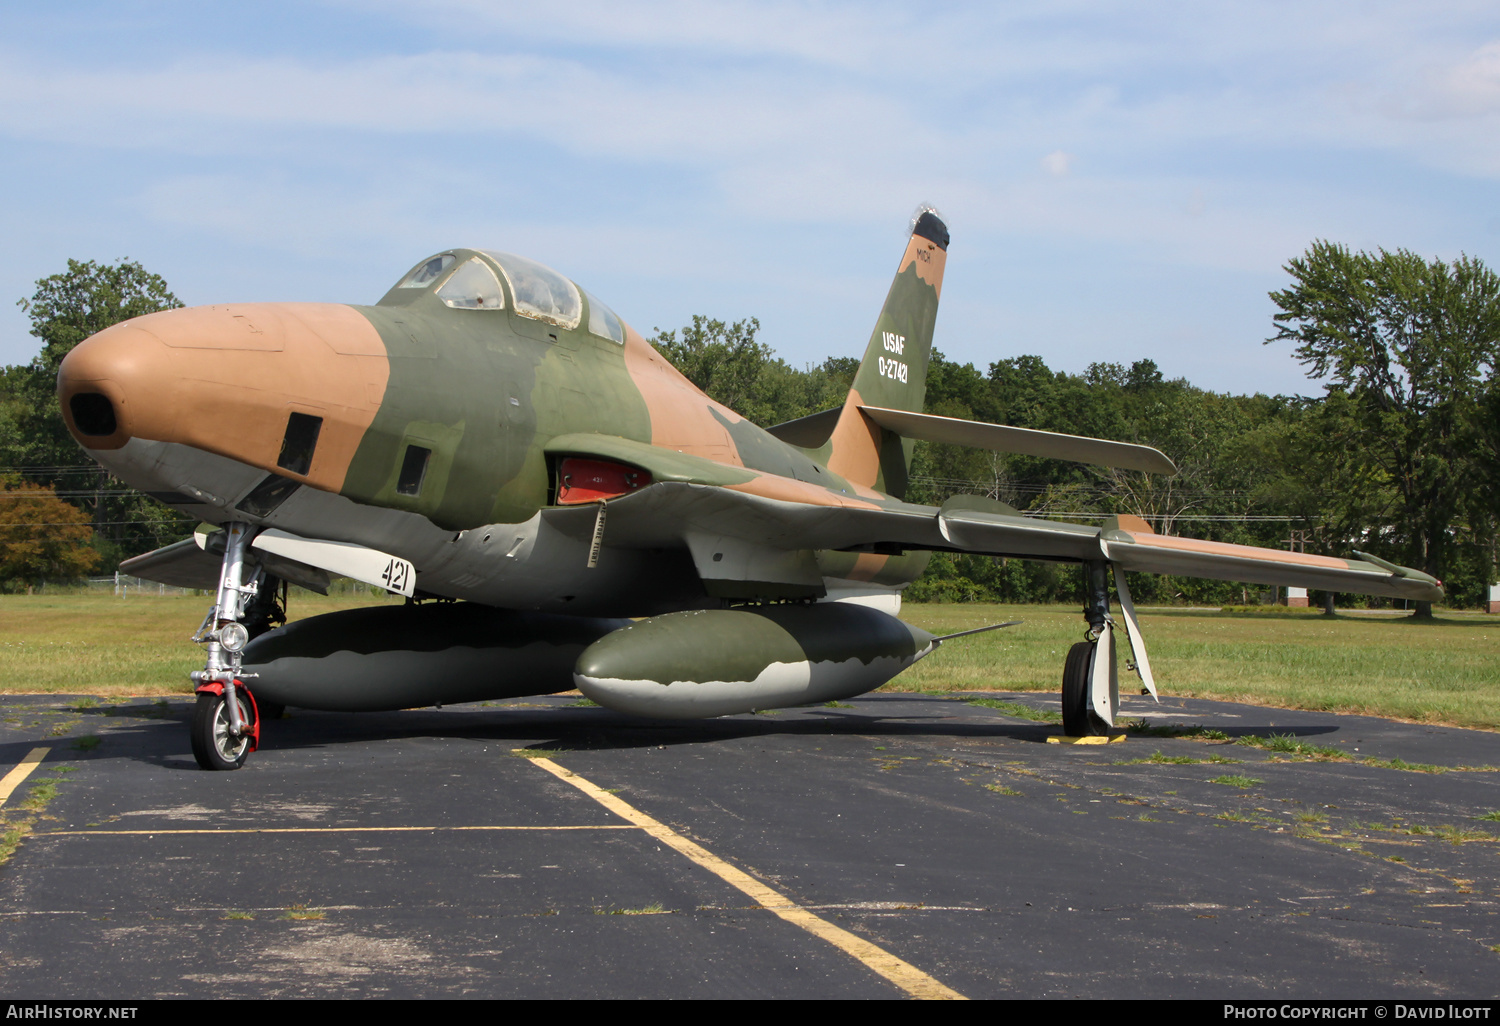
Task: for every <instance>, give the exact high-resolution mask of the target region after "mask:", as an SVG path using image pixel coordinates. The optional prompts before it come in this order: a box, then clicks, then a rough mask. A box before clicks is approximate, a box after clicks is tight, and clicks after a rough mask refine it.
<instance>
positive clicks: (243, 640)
mask: <svg viewBox="0 0 1500 1026" xmlns="http://www.w3.org/2000/svg"><path fill="white" fill-rule="evenodd" d="M249 643H250V632H249V631H247V630H246V629H245V625H244V624H242V623H226V624H225V625H224V626H223V627H220V628H219V644H220V645H222V646H224V648H225V650H226V651H229V652H239V651H241V650H242V649H244V647H245V646H246V645H248V644H249Z"/></svg>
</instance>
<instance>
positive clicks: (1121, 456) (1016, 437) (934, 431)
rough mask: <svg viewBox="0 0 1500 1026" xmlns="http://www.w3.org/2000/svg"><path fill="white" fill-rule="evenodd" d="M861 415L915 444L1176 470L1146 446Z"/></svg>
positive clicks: (896, 415)
mask: <svg viewBox="0 0 1500 1026" xmlns="http://www.w3.org/2000/svg"><path fill="white" fill-rule="evenodd" d="M860 412H862V413H863V414H864V415H865V416H867V417H869V418H870V419H871V420H872V421H874V422H875V423H876V424H879V425H880V426H881V427H883V428H885V429H886V430H887V431H891V432H893V433H895V434H898V435H900V436H901V437H902V438H918V439H921V440H922V441H925V442H941V443H943V444H944V445H967V446H972V447H973V448H976V449H991V450H994V451H995V452H1013V453H1019V454H1021V455H1023V456H1041V457H1044V458H1046V459H1053V460H1069V461H1071V462H1073V463H1092V464H1094V465H1096V466H1100V467H1118V468H1119V469H1121V470H1142V471H1145V472H1147V473H1149V474H1167V475H1169V476H1170V475H1172V474H1175V473H1177V467H1176V466H1175V465H1173V463H1172V461H1171V460H1169V459H1167V457H1166V456H1164V455H1163V454H1162V453H1161V452H1160V451H1158V450H1156V449H1153V448H1151V447H1150V446H1149V445H1132V444H1131V443H1129V442H1111V441H1108V440H1106V439H1103V438H1084V437H1083V436H1081V435H1063V434H1058V433H1056V432H1053V431H1035V430H1033V429H1031V428H1019V427H1010V426H1008V425H1005V424H984V423H981V422H979V421H976V420H959V419H958V418H956V417H935V416H933V415H932V414H930V413H910V412H908V411H906V410H887V409H882V408H881V407H878V406H861V407H860ZM818 416H820V415H819V414H814V415H813V417H804V418H803V421H807V420H812V419H814V418H816V417H818ZM801 423H802V421H795V420H794V421H791V422H790V423H789V424H785V425H782V427H785V428H790V427H792V426H793V425H797V424H801Z"/></svg>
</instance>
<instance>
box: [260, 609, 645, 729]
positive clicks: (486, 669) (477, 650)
mask: <svg viewBox="0 0 1500 1026" xmlns="http://www.w3.org/2000/svg"><path fill="white" fill-rule="evenodd" d="M629 623H630V621H629V620H615V619H602V618H593V617H582V616H561V615H556V614H550V613H529V612H525V613H523V612H514V611H511V610H505V609H493V608H490V607H489V606H482V605H478V604H475V603H470V602H451V603H431V604H423V605H407V606H376V607H372V608H365V609H346V610H342V611H340V612H337V613H324V614H323V615H321V616H313V617H309V618H308V619H306V620H297V621H295V622H293V623H289V624H287V625H286V626H285V627H281V628H278V629H277V630H274V631H270V632H269V633H266V634H263V635H261V636H260V637H258V638H256V639H255V640H254V641H252V642H251V643H250V644H249V645H248V646H247V647H246V649H245V657H244V674H245V677H244V680H245V683H246V684H247V685H249V687H250V690H251V691H252V692H254V694H255V697H256V698H257V699H258V700H260V701H262V702H276V703H279V704H281V705H291V706H297V707H299V708H303V709H326V710H329V711H336V712H374V711H377V710H382V709H410V708H415V707H420V706H428V705H438V704H447V703H456V702H477V701H481V700H483V699H491V698H516V697H519V696H522V695H545V694H553V693H556V692H558V691H567V690H569V689H571V688H572V687H573V667H574V665H575V664H576V663H577V661H578V658H579V655H580V654H581V653H582V652H583V651H584V650H585V649H587V648H588V647H589V646H590V645H592V644H593V643H594V642H596V641H598V640H599V639H600V638H602V637H604V636H606V635H608V634H609V633H610V632H612V631H616V630H619V629H620V628H622V627H625V626H627V625H628V624H629ZM252 675H253V676H252Z"/></svg>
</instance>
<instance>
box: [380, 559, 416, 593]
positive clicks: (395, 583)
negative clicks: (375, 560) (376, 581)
mask: <svg viewBox="0 0 1500 1026" xmlns="http://www.w3.org/2000/svg"><path fill="white" fill-rule="evenodd" d="M412 576H413V571H412V565H411V564H410V563H408V562H407V561H406V560H404V559H391V560H390V561H389V562H388V563H386V565H385V571H384V572H383V573H382V574H381V575H380V583H381V584H383V585H385V586H386V587H387V588H388V589H390V590H391V591H395V592H400V593H401V594H403V595H404V594H406V593H408V592H410V591H411V581H412Z"/></svg>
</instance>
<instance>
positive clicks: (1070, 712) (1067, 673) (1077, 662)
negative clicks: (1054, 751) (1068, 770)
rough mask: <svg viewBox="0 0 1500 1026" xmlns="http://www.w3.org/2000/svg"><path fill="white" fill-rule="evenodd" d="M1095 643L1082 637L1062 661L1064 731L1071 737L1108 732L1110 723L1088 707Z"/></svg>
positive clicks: (1092, 735)
mask: <svg viewBox="0 0 1500 1026" xmlns="http://www.w3.org/2000/svg"><path fill="white" fill-rule="evenodd" d="M1094 644H1095V642H1091V641H1080V642H1078V644H1076V645H1074V646H1073V647H1072V648H1070V649H1068V659H1067V662H1065V663H1063V682H1062V714H1063V733H1064V734H1066V735H1067V736H1068V737H1098V736H1100V735H1103V734H1108V733H1109V727H1108V726H1107V725H1106V724H1105V723H1104V721H1103V720H1101V719H1100V718H1099V717H1098V716H1097V715H1096V714H1095V713H1094V712H1093V711H1092V710H1091V709H1089V666H1090V664H1091V663H1092V662H1093V661H1094Z"/></svg>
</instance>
